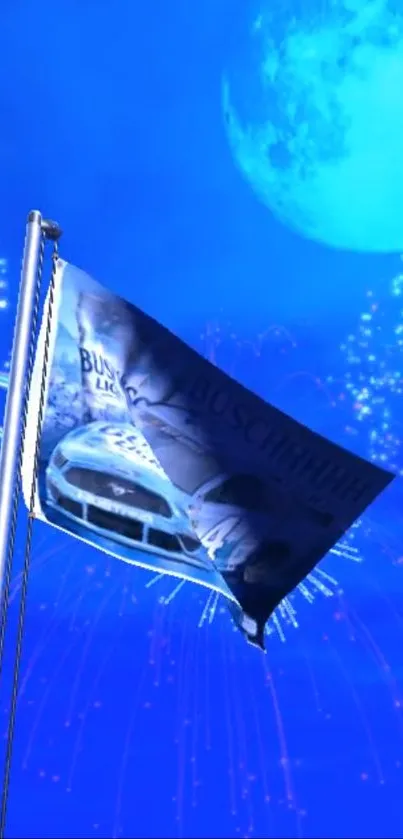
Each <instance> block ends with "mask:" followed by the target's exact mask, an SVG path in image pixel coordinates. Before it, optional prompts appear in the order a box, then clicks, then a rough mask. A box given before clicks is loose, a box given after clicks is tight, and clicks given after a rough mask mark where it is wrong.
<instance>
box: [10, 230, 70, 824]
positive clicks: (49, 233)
mask: <svg viewBox="0 0 403 839" xmlns="http://www.w3.org/2000/svg"><path fill="white" fill-rule="evenodd" d="M41 228H42V235H41V244H40V256H39V260H38V271H37V286H36V293H35V302H34V314H33V332H32V339H31V344H30V349H29V360H28V375H27V380H26V387H25V394H24V403H23V412H22V418H21V426H22V437H21V440H22V441H23V440H24V434H25V431H26V427H27V416H28V404H29V384H30V382H31V377H32V372H33V366H34V361H35V345H36V333H37V325H38V315H39V304H40V293H41V282H42V273H43V263H44V255H45V244H46V240H49V241H53V254H52V275H51V280H50V286H49V291H48V294H49V299H48V311H47V319H46V327H45V347H44V363H43V368H42V376H41V383H40V396H39V408H38V420H37V427H36V440H35V451H34V463H33V471H32V484H31V492H30V502H29V514H28V524H27V534H26V540H25V549H24V565H23V571H22V582H21V597H20V608H19V613H18V627H17V641H16V647H15V658H14V670H13V683H12V693H11V707H10V715H9V720H8V726H7V735H6V755H5V762H4V773H3V784H2V790H1V806H0V839H4V835H5V828H6V819H7V806H8V796H9V787H10V774H11V764H12V753H13V741H14V730H15V720H16V711H17V702H18V692H19V681H20V669H21V655H22V645H23V639H24V627H25V613H26V600H27V592H28V582H29V571H30V564H31V547H32V532H33V523H34V518H35V514H34V508H35V495H36V486H37V480H38V472H39V452H40V442H41V431H42V425H43V419H44V409H45V393H46V377H47V371H48V365H49V346H50V333H51V326H52V314H53V302H54V289H55V279H56V268H57V260H58V240H59V238H60V236H61V230H60V228H59V227H58V225H56V224H55V223H54V222H51V221H42V222H41ZM22 454H23V445H21V448H20V453H19V458H18V467H17V475H16V490H15V496H14V505H13V513H12V520H11V526H10V541H9V553H8V561H7V568H6V577H5V586H4V592H3V603H2V614H1V621H2V622H1V636H0V644H1V646H0V655H1V657H2V653H3V650H4V637H5V629H6V618H7V610H8V597H9V590H10V581H11V570H12V560H13V554H14V546H15V535H16V524H17V517H18V503H19V497H20V493H21V484H22ZM0 663H1V658H0Z"/></svg>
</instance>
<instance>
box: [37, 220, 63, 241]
mask: <svg viewBox="0 0 403 839" xmlns="http://www.w3.org/2000/svg"><path fill="white" fill-rule="evenodd" d="M41 227H42V231H43V233H44V234H45V236H46V238H47V239H48V240H49V241H50V242H58V241H59V239H60V237H61V235H62V233H63V231H62V229H61V227H59V225H58V223H57V221H52V220H51V219H43V220H42V222H41Z"/></svg>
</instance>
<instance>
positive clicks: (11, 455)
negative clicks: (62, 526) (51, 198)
mask: <svg viewBox="0 0 403 839" xmlns="http://www.w3.org/2000/svg"><path fill="white" fill-rule="evenodd" d="M60 233H61V231H60V230H59V228H58V227H57V225H55V224H53V223H52V222H47V221H43V220H42V217H41V214H40V213H39V212H37V211H36V210H33V211H32V212H31V213H30V214H29V216H28V219H27V226H26V236H25V246H24V257H23V262H22V271H21V282H20V290H19V296H18V306H17V317H16V322H15V328H14V339H13V350H12V356H11V367H10V376H9V384H8V392H7V400H6V409H5V415H4V423H3V442H2V447H1V453H0V596H1V595H2V594H4V582H5V574H6V567H7V562H8V558H9V555H10V545H9V535H10V525H11V520H12V516H13V509H14V507H15V501H16V499H15V481H16V477H18V476H17V468H19V466H20V457H21V447H22V439H21V433H22V432H21V416H22V412H23V410H24V407H25V405H26V399H27V394H28V390H27V388H28V385H29V382H27V375H29V374H30V371H29V369H28V363H29V355H30V349H31V346H32V342H33V339H34V335H33V334H32V332H33V330H35V328H36V323H35V321H36V315H37V306H38V303H39V283H40V276H38V274H39V269H40V258H41V249H42V243H43V242H44V240H45V239H46V238H49V239H58V238H59V236H60Z"/></svg>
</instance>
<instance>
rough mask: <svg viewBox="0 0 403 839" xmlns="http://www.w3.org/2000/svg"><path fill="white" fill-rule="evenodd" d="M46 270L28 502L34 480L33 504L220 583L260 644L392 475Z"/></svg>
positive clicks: (112, 299) (110, 298) (111, 301)
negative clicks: (49, 278) (48, 280)
mask: <svg viewBox="0 0 403 839" xmlns="http://www.w3.org/2000/svg"><path fill="white" fill-rule="evenodd" d="M54 282H55V285H54V293H53V294H52V295H50V294H49V293H48V296H47V299H46V303H45V307H44V313H43V320H42V327H41V331H40V335H39V339H38V345H37V352H36V359H35V366H34V373H33V377H32V382H31V387H30V399H29V413H28V423H27V434H26V437H25V444H24V469H23V486H24V497H25V500H26V503H27V505H28V506H29V499H30V496H31V487H32V482H33V480H35V506H34V510H33V511H32V512H33V513H34V515H35V516H36V517H39V518H42V519H44V520H46V521H47V522H48V523H49V524H51V525H53V526H55V527H58V528H61V529H63V530H64V531H66V532H69V533H71V534H73V535H74V536H76V537H78V538H80V539H82V540H85V541H86V542H89V543H91V544H92V545H94V546H96V547H97V548H99V549H100V550H102V551H105V552H107V553H109V554H111V555H113V556H115V557H117V558H119V559H121V560H123V561H125V562H129V563H132V564H134V565H139V566H142V567H144V568H148V569H152V570H156V571H158V572H160V573H167V574H172V575H175V576H177V577H182V578H184V579H187V580H191V581H193V582H195V583H198V584H201V585H204V586H207V587H209V588H211V589H214V590H216V591H217V592H219V593H220V594H222V595H223V596H224V597H225V598H227V602H228V605H229V607H230V611H231V613H232V615H233V617H234V619H235V620H236V622H237V623H238V625H239V626H240V628H241V629H242V630H243V632H244V634H245V635H246V637H247V638H248V640H250V641H251V642H253V643H256V644H258V645H259V646H263V633H264V627H265V623H266V621H267V620H268V618H269V616H270V615H271V614H272V612H273V611H274V609H275V608H276V606H277V605H278V604H279V603H280V602H281V600H282V599H283V598H284V597H286V596H287V595H288V594H289V593H290V592H291V591H292V590H293V589H294V588H295V587H296V586H297V585H298V584H299V583H300V582H301V581H302V580H303V579H304V578H305V577H306V576H307V574H309V573H310V572H311V571H312V569H313V568H314V567H315V566H316V565H317V563H318V562H319V561H320V560H321V559H322V558H323V557H324V556H325V554H326V553H327V552H328V551H329V550H331V549H332V548H333V546H334V545H335V544H336V543H337V542H338V541H339V540H340V538H341V537H342V536H343V534H344V533H345V531H346V530H347V529H348V528H349V527H350V526H351V525H352V524H353V522H354V521H355V520H356V519H357V518H358V517H359V516H360V515H361V514H362V513H363V511H364V510H365V509H366V507H367V506H368V505H369V504H371V503H372V502H373V501H374V499H375V498H376V497H377V495H378V494H379V493H380V492H382V491H383V490H384V489H385V487H386V486H387V485H388V484H389V482H390V481H391V480H392V478H393V475H392V474H390V473H389V472H387V471H385V470H383V469H380V468H379V467H378V466H376V465H374V464H372V463H369V462H367V461H365V460H362V459H361V458H359V457H357V456H355V455H353V454H351V453H350V452H348V451H346V450H345V449H343V448H341V447H339V446H337V445H335V444H334V443H331V442H330V441H328V440H326V439H325V438H323V437H321V436H319V435H317V434H315V433H314V432H312V431H311V430H309V429H308V428H306V427H304V426H303V425H301V424H300V423H298V422H296V421H295V420H293V419H292V418H290V417H289V416H286V415H285V414H283V413H282V412H281V411H279V410H278V409H276V408H274V407H273V406H271V405H269V404H268V403H266V402H264V401H263V400H262V399H260V398H259V397H258V396H256V395H255V394H253V393H252V392H251V391H249V390H247V389H245V388H244V387H243V386H242V385H240V384H239V383H238V382H236V381H235V380H233V379H232V378H230V377H229V376H228V375H226V374H225V373H224V372H222V371H221V370H220V369H218V368H217V367H215V366H214V365H213V364H211V363H210V362H209V361H208V360H206V359H205V358H203V357H202V356H200V355H199V354H198V353H196V352H195V351H194V350H193V349H191V348H190V347H189V346H188V345H186V344H185V343H183V341H181V340H180V339H179V338H178V337H176V336H175V335H174V334H172V333H171V332H169V331H168V330H167V329H166V328H165V327H164V326H162V325H161V324H159V323H158V322H156V321H155V320H153V319H152V318H151V317H149V316H148V315H146V314H144V313H143V312H142V311H140V310H139V309H138V308H136V306H134V305H133V304H131V303H129V302H127V301H126V300H123V299H122V298H120V297H117V296H116V295H114V294H112V293H111V292H110V291H108V290H107V289H105V288H103V287H102V286H101V285H100V284H99V283H97V282H95V281H94V280H93V279H92V278H91V277H89V276H88V275H87V274H85V273H84V272H83V271H80V270H79V269H77V268H75V267H74V266H72V265H69V264H68V263H66V262H64V261H62V260H59V261H58V264H57V270H56V275H55V281H54ZM49 307H51V312H50V315H51V316H50V323H51V327H50V334H49V335H47V334H46V331H47V322H48V312H49ZM45 343H46V344H47V345H48V349H49V354H48V364H47V366H46V368H45V376H44V378H43V370H44V365H45ZM42 384H44V385H45V410H44V417H43V423H42V427H41V429H40V449H39V470H38V474H37V475H36V476H35V478H34V475H33V473H34V471H35V470H34V451H35V440H36V433H37V426H38V412H39V401H40V391H41V385H42Z"/></svg>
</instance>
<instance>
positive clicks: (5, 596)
mask: <svg viewBox="0 0 403 839" xmlns="http://www.w3.org/2000/svg"><path fill="white" fill-rule="evenodd" d="M45 243H46V237H45V233H44V231H42V233H41V242H40V250H39V259H38V270H37V275H36V289H35V301H34V308H33V315H32V333H31V340H30V347H29V356H28V367H27V377H26V385H25V394H24V407H23V411H22V416H21V439H22V440H23V439H24V437H25V431H26V425H27V410H28V396H29V393H28V387H29V382H30V381H31V377H32V371H33V366H34V359H35V338H36V332H37V326H38V316H39V303H40V293H41V284H42V273H43V264H44V260H45ZM6 442H7V441H6V440H5V441H4V443H3V444H6ZM22 456H23V446H20V449H19V453H18V462H17V470H16V477H15V487H14V502H13V509H12V514H11V522H10V532H9V540H8V554H7V563H6V568H5V575H4V587H3V591H2V593H1V595H2V596H1V613H0V677H1V671H2V666H3V653H4V642H5V637H6V627H7V612H8V603H9V597H10V585H11V574H12V568H13V557H14V547H15V537H16V532H17V521H18V505H19V500H20V495H21V483H22Z"/></svg>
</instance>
